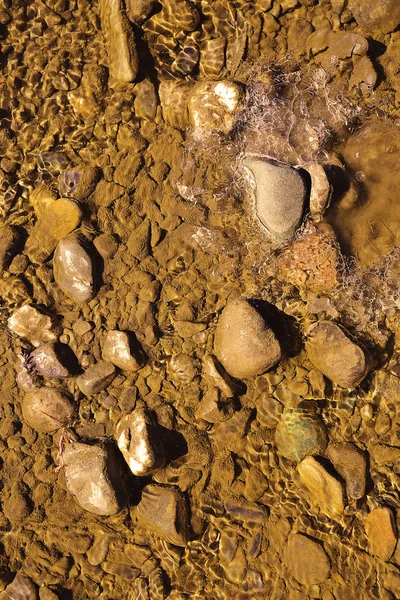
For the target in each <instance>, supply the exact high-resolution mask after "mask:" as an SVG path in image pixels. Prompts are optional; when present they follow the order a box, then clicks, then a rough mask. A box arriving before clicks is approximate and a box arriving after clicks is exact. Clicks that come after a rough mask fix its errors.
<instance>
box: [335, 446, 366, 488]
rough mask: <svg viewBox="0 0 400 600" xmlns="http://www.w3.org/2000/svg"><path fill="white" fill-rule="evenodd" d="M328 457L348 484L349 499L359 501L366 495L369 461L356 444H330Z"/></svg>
mask: <svg viewBox="0 0 400 600" xmlns="http://www.w3.org/2000/svg"><path fill="white" fill-rule="evenodd" d="M326 456H327V457H328V458H329V460H331V461H332V464H333V466H334V467H335V469H336V471H337V472H338V473H339V475H340V476H341V477H343V479H344V480H345V482H346V493H347V497H348V498H354V499H355V500H358V499H359V498H362V497H363V496H364V494H365V487H366V484H367V461H366V458H365V455H364V453H363V452H362V451H361V450H360V449H359V448H358V447H357V446H356V445H355V444H329V446H328V448H327V449H326Z"/></svg>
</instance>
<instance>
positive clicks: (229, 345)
mask: <svg viewBox="0 0 400 600" xmlns="http://www.w3.org/2000/svg"><path fill="white" fill-rule="evenodd" d="M214 349H215V355H216V357H217V358H218V360H219V361H220V363H221V364H222V366H223V367H224V369H225V370H226V371H227V372H228V373H229V375H232V377H237V378H238V379H247V378H249V377H254V376H256V375H260V374H261V373H264V372H265V371H267V370H268V369H270V368H271V367H273V366H274V365H275V364H276V363H277V362H278V361H279V360H280V358H281V348H280V345H279V342H278V340H277V339H276V337H275V335H274V333H273V331H272V330H271V329H270V328H269V327H268V325H267V323H266V322H265V321H264V319H263V317H262V316H261V315H260V314H259V313H258V312H257V310H256V309H255V308H253V307H252V306H251V304H250V303H249V302H248V301H247V300H245V299H244V298H240V299H238V300H233V301H232V302H229V304H227V306H226V307H225V308H224V310H223V311H222V314H221V316H220V318H219V320H218V325H217V328H216V331H215V339H214Z"/></svg>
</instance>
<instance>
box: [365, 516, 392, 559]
mask: <svg viewBox="0 0 400 600" xmlns="http://www.w3.org/2000/svg"><path fill="white" fill-rule="evenodd" d="M364 526H365V533H366V534H367V538H368V548H369V551H370V553H371V554H373V555H374V556H379V558H381V559H382V560H389V559H390V557H391V556H392V554H393V552H394V551H395V548H396V544H397V535H396V530H395V522H394V516H393V513H392V511H391V510H390V508H388V507H387V506H381V507H378V508H375V509H374V510H373V511H371V512H370V513H369V515H367V516H366V517H365V520H364Z"/></svg>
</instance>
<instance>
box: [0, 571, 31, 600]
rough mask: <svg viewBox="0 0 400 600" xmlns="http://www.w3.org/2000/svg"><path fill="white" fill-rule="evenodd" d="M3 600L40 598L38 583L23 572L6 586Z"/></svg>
mask: <svg viewBox="0 0 400 600" xmlns="http://www.w3.org/2000/svg"><path fill="white" fill-rule="evenodd" d="M2 598H3V600H39V596H38V591H37V587H36V585H35V584H34V583H33V582H32V581H31V580H30V579H29V577H26V576H25V575H22V574H21V573H18V574H17V575H16V576H15V577H14V579H13V581H12V582H11V583H10V584H9V585H8V586H7V587H6V589H5V590H4V593H3V594H2Z"/></svg>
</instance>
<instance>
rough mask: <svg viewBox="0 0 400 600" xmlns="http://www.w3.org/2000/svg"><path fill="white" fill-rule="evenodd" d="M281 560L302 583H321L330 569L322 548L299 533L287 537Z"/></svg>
mask: <svg viewBox="0 0 400 600" xmlns="http://www.w3.org/2000/svg"><path fill="white" fill-rule="evenodd" d="M283 560H284V563H285V564H286V566H287V568H288V569H289V571H290V572H291V573H292V575H293V577H294V578H295V579H297V581H298V582H299V583H302V584H303V585H316V584H319V583H323V582H324V581H325V580H326V579H327V577H328V575H329V572H330V570H331V565H330V561H329V558H328V556H327V554H326V552H325V550H324V548H323V547H322V546H321V545H320V544H318V542H316V541H314V540H312V539H310V538H309V537H307V536H305V535H302V534H301V533H294V534H292V535H291V536H290V537H289V539H288V541H287V544H286V546H285V549H284V553H283Z"/></svg>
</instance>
